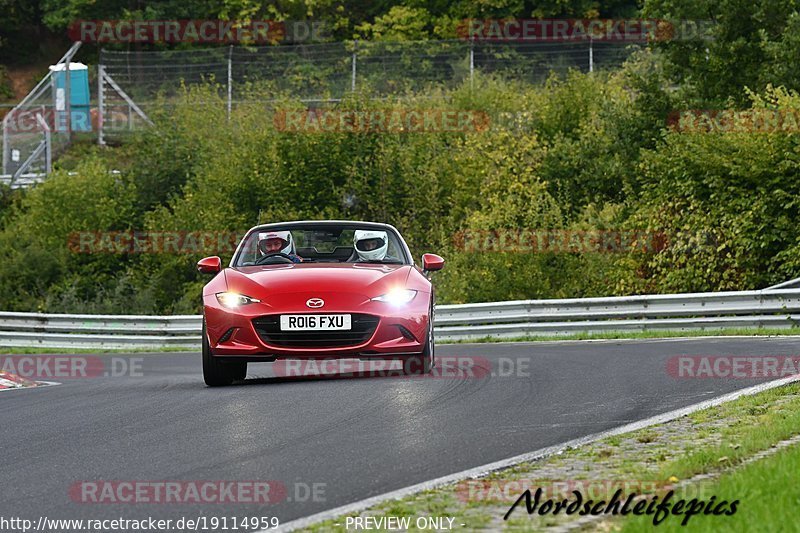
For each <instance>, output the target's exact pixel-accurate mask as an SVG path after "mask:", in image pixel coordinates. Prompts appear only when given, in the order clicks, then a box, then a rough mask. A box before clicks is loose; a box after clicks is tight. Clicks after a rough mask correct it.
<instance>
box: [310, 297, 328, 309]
mask: <svg viewBox="0 0 800 533" xmlns="http://www.w3.org/2000/svg"><path fill="white" fill-rule="evenodd" d="M306 305H307V306H308V307H310V308H311V309H319V308H320V307H322V306H323V305H325V300H323V299H322V298H310V299H309V300H307V301H306Z"/></svg>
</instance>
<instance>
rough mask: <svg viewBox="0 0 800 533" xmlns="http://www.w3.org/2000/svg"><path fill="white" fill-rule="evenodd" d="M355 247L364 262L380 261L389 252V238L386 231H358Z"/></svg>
mask: <svg viewBox="0 0 800 533" xmlns="http://www.w3.org/2000/svg"><path fill="white" fill-rule="evenodd" d="M353 246H354V247H355V249H356V253H357V254H358V257H359V258H360V259H361V260H362V261H380V260H382V259H383V258H385V257H386V252H387V251H388V250H389V236H388V235H387V234H386V232H385V231H372V230H363V229H357V230H356V231H355V234H354V235H353Z"/></svg>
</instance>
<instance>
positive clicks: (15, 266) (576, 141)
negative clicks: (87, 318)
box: [0, 0, 800, 313]
mask: <svg viewBox="0 0 800 533" xmlns="http://www.w3.org/2000/svg"><path fill="white" fill-rule="evenodd" d="M0 5H10V6H12V7H13V6H14V5H16V4H15V2H14V1H13V0H5V1H3V0H0ZM24 5H25V6H27V5H28V4H24ZM37 5H39V7H40V8H41V9H34V10H32V11H31V10H30V9H28V8H27V7H25V9H22V8H21V7H20V6H23V4H20V6H17V8H16V9H12V10H10V11H9V12H10V13H13V14H14V17H22V18H24V17H26V16H27V17H33V18H36V17H39V20H41V21H44V22H43V23H44V24H47V25H48V26H49V27H51V28H53V29H58V28H61V27H63V26H64V25H65V24H66V23H67V22H68V21H69V20H71V19H72V18H76V17H77V18H122V17H126V16H137V15H139V14H140V15H142V16H146V17H147V18H162V19H163V18H170V17H176V18H180V17H181V16H182V15H181V12H180V9H182V8H181V7H180V6H181V5H182V4H181V3H173V2H159V3H153V4H148V7H146V8H145V7H137V6H136V5H134V6H131V5H130V4H129V3H128V2H103V3H87V2H83V1H73V0H45V1H43V2H41V3H40V4H37ZM198 6H199V7H198ZM342 6H343V4H341V3H334V2H330V1H328V0H316V1H313V2H312V1H309V0H307V1H305V2H300V3H288V4H285V5H284V4H282V3H278V4H273V5H271V6H269V7H265V6H262V4H261V3H256V2H249V1H248V0H242V1H239V2H230V1H226V2H215V1H213V0H211V1H209V2H203V3H201V4H193V9H196V10H199V11H196V10H195V11H193V12H192V13H191V16H192V17H193V18H202V17H204V16H220V17H222V16H224V17H227V18H246V17H253V18H256V17H262V18H271V17H274V18H278V17H285V18H295V19H297V18H311V17H318V18H321V19H324V20H328V21H333V22H335V24H334V25H335V26H336V27H337V28H338V30H337V31H340V32H341V33H339V34H338V37H340V38H352V37H353V36H356V35H360V36H364V37H368V38H371V39H375V40H381V39H384V40H402V39H417V38H426V37H447V36H449V34H448V33H447V32H448V31H451V30H452V24H451V23H452V21H455V20H458V19H460V18H463V17H468V16H483V17H494V16H497V17H499V16H623V15H627V14H628V13H631V12H632V9H633V8H632V7H631V6H630V5H629V4H627V3H625V2H617V3H613V4H608V3H606V4H605V6H606V7H605V8H603V9H600V7H599V6H598V4H597V3H596V2H593V1H591V0H575V1H572V2H566V3H565V2H546V3H537V4H536V5H535V6H534V5H533V4H530V3H528V2H523V1H517V0H501V1H499V2H492V3H491V4H487V3H485V2H473V1H471V0H464V1H462V2H455V3H448V2H444V3H443V2H428V3H417V2H404V3H402V4H393V3H390V2H377V3H370V4H369V5H365V6H362V5H353V6H345V7H346V9H342ZM23 7H24V6H23ZM795 10H796V6H795V5H794V4H793V3H792V2H780V3H778V4H775V3H770V2H766V1H765V2H760V3H759V2H756V3H755V4H753V3H750V4H747V3H741V2H738V1H735V0H714V1H707V2H702V3H700V4H698V3H694V4H693V3H686V2H674V1H667V0H648V1H647V2H645V4H644V7H643V9H642V11H641V13H643V14H644V15H645V16H648V17H672V18H679V17H684V18H697V19H714V20H715V21H717V22H718V23H719V24H718V26H717V27H716V28H715V30H714V32H715V35H714V39H713V40H712V41H709V42H705V43H696V42H695V43H689V42H687V43H680V42H679V43H665V44H664V45H656V46H653V47H651V48H650V49H649V50H648V51H644V52H641V53H638V54H635V55H634V56H632V57H631V59H630V60H629V61H628V62H627V63H626V64H625V66H624V67H623V68H622V69H619V70H616V71H613V72H594V73H591V74H581V73H578V72H573V73H570V74H568V75H566V76H564V77H551V78H550V79H549V81H548V82H547V83H546V84H545V85H543V86H532V85H526V84H523V83H521V82H519V81H515V80H508V79H500V78H494V77H486V76H481V75H478V76H477V78H476V80H475V82H474V85H471V84H469V83H467V84H465V85H464V86H461V87H458V88H456V89H452V90H450V89H448V90H445V89H440V90H431V91H428V92H426V93H425V94H417V95H397V96H396V97H395V98H394V99H389V100H385V99H376V98H371V97H370V94H367V93H361V94H356V95H353V96H352V97H351V98H350V99H349V100H347V101H344V102H342V103H341V104H339V105H338V107H337V109H338V110H360V111H364V110H384V111H389V110H392V109H416V110H419V109H449V110H473V111H475V110H477V111H482V112H486V113H487V114H488V115H489V116H490V117H491V119H492V120H491V127H490V128H489V129H488V130H485V131H476V132H447V133H356V134H353V133H311V134H301V133H289V132H282V131H277V130H276V127H275V124H274V123H273V114H274V112H275V110H286V109H305V108H306V105H305V104H302V103H301V102H298V101H295V100H292V99H291V98H289V97H286V98H285V99H284V100H283V101H280V102H274V99H275V94H274V93H272V92H259V89H258V88H257V87H254V88H253V89H252V90H253V94H252V95H251V97H250V98H248V99H247V100H248V101H251V102H253V101H258V100H261V101H267V100H270V101H273V103H272V104H270V106H271V107H267V106H266V105H265V104H260V105H255V104H241V105H238V106H235V107H234V109H233V113H232V115H231V117H230V119H228V117H227V116H226V112H225V105H224V95H223V94H220V88H219V87H216V86H214V85H207V86H201V87H190V88H187V89H185V91H184V93H183V94H182V95H181V96H180V97H179V98H178V99H177V100H176V101H172V102H170V106H168V107H165V108H164V109H165V110H167V109H168V111H164V112H163V113H162V114H161V115H160V116H153V117H152V118H153V119H154V120H155V122H156V127H154V128H150V129H147V130H144V131H141V132H139V133H138V134H137V135H136V136H135V137H133V138H132V139H131V140H130V141H129V142H127V143H126V144H123V145H122V146H121V147H116V148H108V149H99V148H97V147H93V146H89V145H84V146H81V145H78V146H76V147H75V148H74V149H73V150H72V152H71V153H70V154H68V155H67V156H66V157H65V158H63V159H62V160H61V161H60V162H59V165H60V167H61V169H60V170H58V171H57V172H56V173H55V174H54V175H53V177H52V178H50V179H49V180H48V181H47V182H46V183H45V184H43V185H41V186H37V187H35V188H33V189H30V190H28V191H16V192H11V191H8V190H5V189H4V190H0V250H3V259H4V261H3V262H2V264H0V308H2V309H17V310H47V311H56V312H58V311H64V312H66V311H70V312H81V311H84V312H112V313H113V312H130V313H169V312H195V311H197V309H198V306H199V289H200V287H201V285H202V284H203V283H204V281H205V280H204V278H202V277H201V276H199V275H198V274H197V273H196V272H195V270H194V263H195V262H196V261H197V260H198V259H199V258H200V257H202V256H203V255H211V254H213V253H214V252H215V251H216V250H213V249H207V250H202V249H197V250H190V252H191V253H138V254H135V253H110V252H109V251H108V250H105V251H99V253H78V252H76V251H75V249H74V246H72V244H74V239H75V235H76V233H79V232H98V231H99V232H115V231H145V232H192V231H206V232H217V233H226V232H228V233H230V232H233V233H237V234H242V233H243V232H244V231H245V230H246V229H247V228H249V227H251V226H252V225H254V224H256V223H258V222H267V221H277V220H288V219H301V218H312V219H313V218H348V219H362V220H379V221H388V222H391V223H393V224H395V225H396V226H397V227H398V228H399V229H400V230H401V231H402V232H403V234H404V236H405V237H406V239H407V240H408V242H409V245H410V246H411V248H412V251H413V252H414V255H415V257H416V258H419V256H420V254H422V253H423V252H428V251H435V252H439V253H441V254H442V255H443V256H445V257H446V259H447V260H448V265H447V267H446V269H445V271H443V272H442V273H440V274H437V281H436V283H437V288H438V291H439V297H440V301H442V302H472V301H490V300H507V299H518V298H551V297H570V296H576V297H577V296H599V295H611V294H634V293H647V292H680V291H707V290H726V289H752V288H760V287H764V286H766V285H768V284H771V283H776V282H779V281H783V280H785V279H788V278H791V277H795V276H797V275H800V231H798V230H797V229H796V226H795V224H794V221H795V220H797V218H798V209H799V208H800V207H799V206H798V201H797V198H798V195H799V194H800V180H798V179H797V176H798V174H799V173H800V146H798V140H797V139H798V132H800V126H796V127H795V128H794V129H789V130H786V131H780V132H768V133H753V132H746V131H739V132H733V133H731V132H725V131H710V132H705V131H677V130H675V129H672V128H670V127H668V123H669V121H668V119H669V117H670V116H671V112H673V111H674V110H681V109H709V108H728V109H732V110H742V109H760V110H768V111H770V112H775V113H787V114H789V115H792V113H794V114H796V115H797V116H798V117H800V95H798V93H797V92H796V90H797V89H798V85H800V71H797V69H796V68H795V67H794V66H793V65H794V64H795V63H796V62H795V61H793V58H794V57H795V56H796V49H797V46H798V41H797V37H796V36H795V35H796V33H797V32H796V31H794V28H796V27H798V24H800V15H798V13H797V12H796V11H795ZM200 11H202V12H200ZM633 13H635V10H633ZM754 13H755V14H756V15H757V16H755V17H753V16H750V15H753V14H754ZM448 21H450V22H448ZM448 28H449V29H448ZM112 169H114V170H118V171H119V172H114V173H112V172H110V171H111V170H112ZM538 230H547V231H561V232H562V233H561V235H564V234H571V235H577V236H586V235H605V233H603V232H621V233H622V234H623V235H631V234H633V235H639V238H640V241H641V240H643V241H644V242H640V241H636V242H633V243H628V244H629V246H611V247H610V248H603V247H598V248H596V249H594V248H591V246H590V247H589V248H588V249H586V248H583V249H565V248H559V246H552V245H551V246H549V247H548V246H540V247H539V248H538V249H527V250H515V249H514V247H515V246H516V244H515V243H514V242H508V241H503V242H499V241H498V239H497V238H495V240H494V241H493V242H494V245H493V246H494V248H492V249H490V250H488V251H487V250H483V251H480V250H471V249H465V247H464V244H465V242H466V241H465V236H467V238H469V236H475V235H478V236H481V238H484V237H486V236H492V235H499V234H502V233H503V231H505V232H509V233H508V234H511V235H519V233H520V232H521V231H534V232H536V231H538ZM493 232H499V233H497V234H495V233H493ZM568 232H572V233H568ZM582 232H583V233H582ZM587 232H588V233H587ZM637 232H638V233H637ZM612 235H613V233H612ZM579 238H581V237H579ZM539 242H540V244H541V243H542V242H543V241H539ZM592 242H595V241H592ZM595 243H596V242H595ZM467 248H468V247H467ZM220 255H222V256H223V260H224V261H227V260H228V259H229V258H230V251H229V250H224V249H223V250H221V253H220Z"/></svg>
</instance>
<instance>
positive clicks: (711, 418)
mask: <svg viewBox="0 0 800 533" xmlns="http://www.w3.org/2000/svg"><path fill="white" fill-rule="evenodd" d="M798 433H800V384H798V383H792V384H789V385H786V386H783V387H778V388H775V389H771V390H768V391H765V392H761V393H759V394H756V395H752V396H745V397H742V398H739V399H737V400H735V401H732V402H729V403H726V404H723V405H720V406H716V407H712V408H708V409H704V410H702V411H698V412H696V413H693V414H691V415H688V416H685V417H682V418H679V419H676V420H673V421H671V422H667V423H664V424H659V425H656V426H652V427H649V428H645V429H642V430H639V431H635V432H632V433H628V434H625V435H615V436H611V437H608V438H605V439H602V440H599V441H596V442H594V443H591V444H588V445H585V446H582V447H579V448H575V449H571V450H567V451H565V452H563V453H561V454H558V455H553V456H550V457H548V458H546V459H543V460H540V461H534V462H527V463H522V464H519V465H516V466H514V467H512V468H508V469H505V470H502V471H499V472H494V473H492V474H490V475H488V476H486V477H484V478H481V479H479V480H467V481H462V482H459V483H456V484H452V485H447V486H444V487H441V488H438V489H435V490H430V491H425V492H421V493H418V494H414V495H410V496H407V497H405V498H402V499H399V500H393V501H386V502H383V503H381V504H378V505H375V506H373V507H371V508H369V509H367V510H365V511H363V512H361V513H358V514H355V515H350V516H353V517H355V516H360V517H367V516H371V517H384V516H386V517H388V516H396V517H409V518H411V524H414V521H415V520H416V519H417V518H419V517H433V516H447V517H453V518H455V520H454V523H455V524H457V525H458V526H460V527H457V529H460V530H475V531H479V530H484V529H491V530H509V531H540V530H545V529H547V528H548V527H550V526H553V525H564V524H566V523H570V522H575V521H576V520H585V519H586V518H584V517H580V516H578V515H577V514H574V515H569V516H568V515H565V514H564V513H561V514H559V515H554V514H551V513H550V514H545V515H543V516H540V515H539V514H538V513H534V514H531V515H529V514H528V513H527V512H526V508H525V504H524V503H523V504H521V505H520V506H518V507H517V508H516V509H515V511H514V512H513V513H512V514H511V516H510V517H509V519H508V520H504V519H503V516H504V515H505V514H506V512H507V511H508V510H509V508H510V507H511V505H512V504H513V502H514V501H515V500H517V498H518V497H519V496H520V494H521V493H522V492H523V491H524V490H525V489H526V488H529V489H530V490H531V492H532V493H534V492H535V491H536V489H537V488H542V489H543V494H544V496H543V498H542V503H543V502H544V501H545V500H546V499H547V498H552V499H554V500H556V501H560V500H561V499H562V498H573V499H574V496H572V493H571V491H572V490H581V491H582V492H583V495H584V502H585V501H586V498H593V499H594V501H595V502H598V501H600V500H605V501H608V500H609V499H610V498H611V497H612V495H613V493H614V492H615V491H616V490H617V489H622V490H623V493H624V494H625V495H626V496H627V494H630V493H631V492H635V493H638V494H646V495H649V497H650V498H652V497H653V496H661V497H663V495H664V494H665V493H666V492H667V491H668V490H670V489H672V488H673V487H675V486H679V485H680V483H681V482H682V480H684V482H685V480H689V479H694V478H695V477H696V476H700V475H704V474H705V475H706V476H717V475H721V476H722V477H721V478H720V479H719V481H718V482H711V483H710V484H708V482H706V483H702V484H701V483H689V484H688V485H687V486H686V487H684V488H681V489H678V492H677V493H676V495H677V497H678V498H680V497H686V498H687V499H689V498H702V497H704V498H706V499H709V498H710V497H711V496H712V495H716V501H717V502H719V501H721V500H723V499H726V498H727V499H728V501H731V500H733V499H739V500H740V505H739V508H738V511H737V512H736V514H734V515H733V516H713V515H708V516H706V515H696V516H693V517H692V518H691V520H690V521H689V525H688V530H690V531H694V530H699V531H706V530H709V531H710V530H720V529H722V528H727V529H730V528H733V529H734V530H739V531H754V530H759V531H766V530H771V531H779V530H781V529H783V530H786V528H785V527H783V528H781V527H780V526H781V525H783V526H786V525H790V524H794V523H796V509H797V503H798V493H799V492H800V490H798V489H797V488H796V484H795V483H794V479H793V477H794V476H796V472H798V471H800V468H798V467H799V466H800V464H798V461H800V452H798V450H797V449H796V448H797V446H796V447H794V448H789V449H787V450H786V451H783V452H780V453H779V454H777V455H775V456H773V457H771V458H768V459H762V460H760V461H757V462H753V463H751V464H748V465H747V466H745V467H742V468H741V470H738V469H737V467H739V466H740V465H741V464H742V463H743V462H744V461H746V460H748V458H751V457H753V456H754V455H755V454H757V453H759V452H763V451H764V450H769V449H770V448H771V447H772V446H774V445H775V444H776V443H779V442H781V441H784V440H786V439H789V438H791V437H793V436H795V435H797V434H798ZM789 468H791V469H792V470H786V469H789ZM624 497H625V496H623V499H624ZM792 504H793V505H792ZM767 514H771V515H770V516H769V518H768V520H767V521H766V522H762V521H763V520H766V519H765V516H766V515H767ZM652 519H653V518H652V515H650V516H642V517H634V516H632V515H629V516H626V517H611V516H610V515H603V516H600V517H598V518H597V520H594V521H593V522H591V523H590V524H587V525H586V527H587V528H588V530H617V529H620V528H625V531H641V530H650V529H652V527H653V524H652ZM345 520H346V517H340V518H338V519H335V520H329V521H326V522H323V523H320V524H317V525H315V526H313V527H311V528H310V530H312V531H329V530H339V531H343V530H344V527H343V526H342V524H345V523H346V522H345ZM681 521H682V518H678V517H676V516H670V517H669V518H668V519H666V520H665V521H664V522H662V524H661V527H660V529H667V528H669V529H667V530H672V529H673V528H676V527H677V528H680V527H681V525H680V524H681ZM337 524H339V525H337ZM461 524H463V526H461ZM769 524H772V525H773V526H774V527H768V525H769ZM765 525H766V526H767V527H766V529H764V527H763V526H765ZM682 529H683V530H687V528H682ZM409 530H411V531H416V530H417V529H416V528H415V527H411V528H409Z"/></svg>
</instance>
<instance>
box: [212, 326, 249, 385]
mask: <svg viewBox="0 0 800 533" xmlns="http://www.w3.org/2000/svg"><path fill="white" fill-rule="evenodd" d="M246 375H247V363H243V362H239V361H223V360H222V359H220V358H219V357H214V356H213V355H212V354H211V346H210V345H209V344H208V336H207V335H206V322H205V320H204V321H203V380H205V382H206V385H208V386H209V387H224V386H226V385H230V384H232V383H233V382H234V381H241V380H243V379H244V378H245V376H246Z"/></svg>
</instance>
